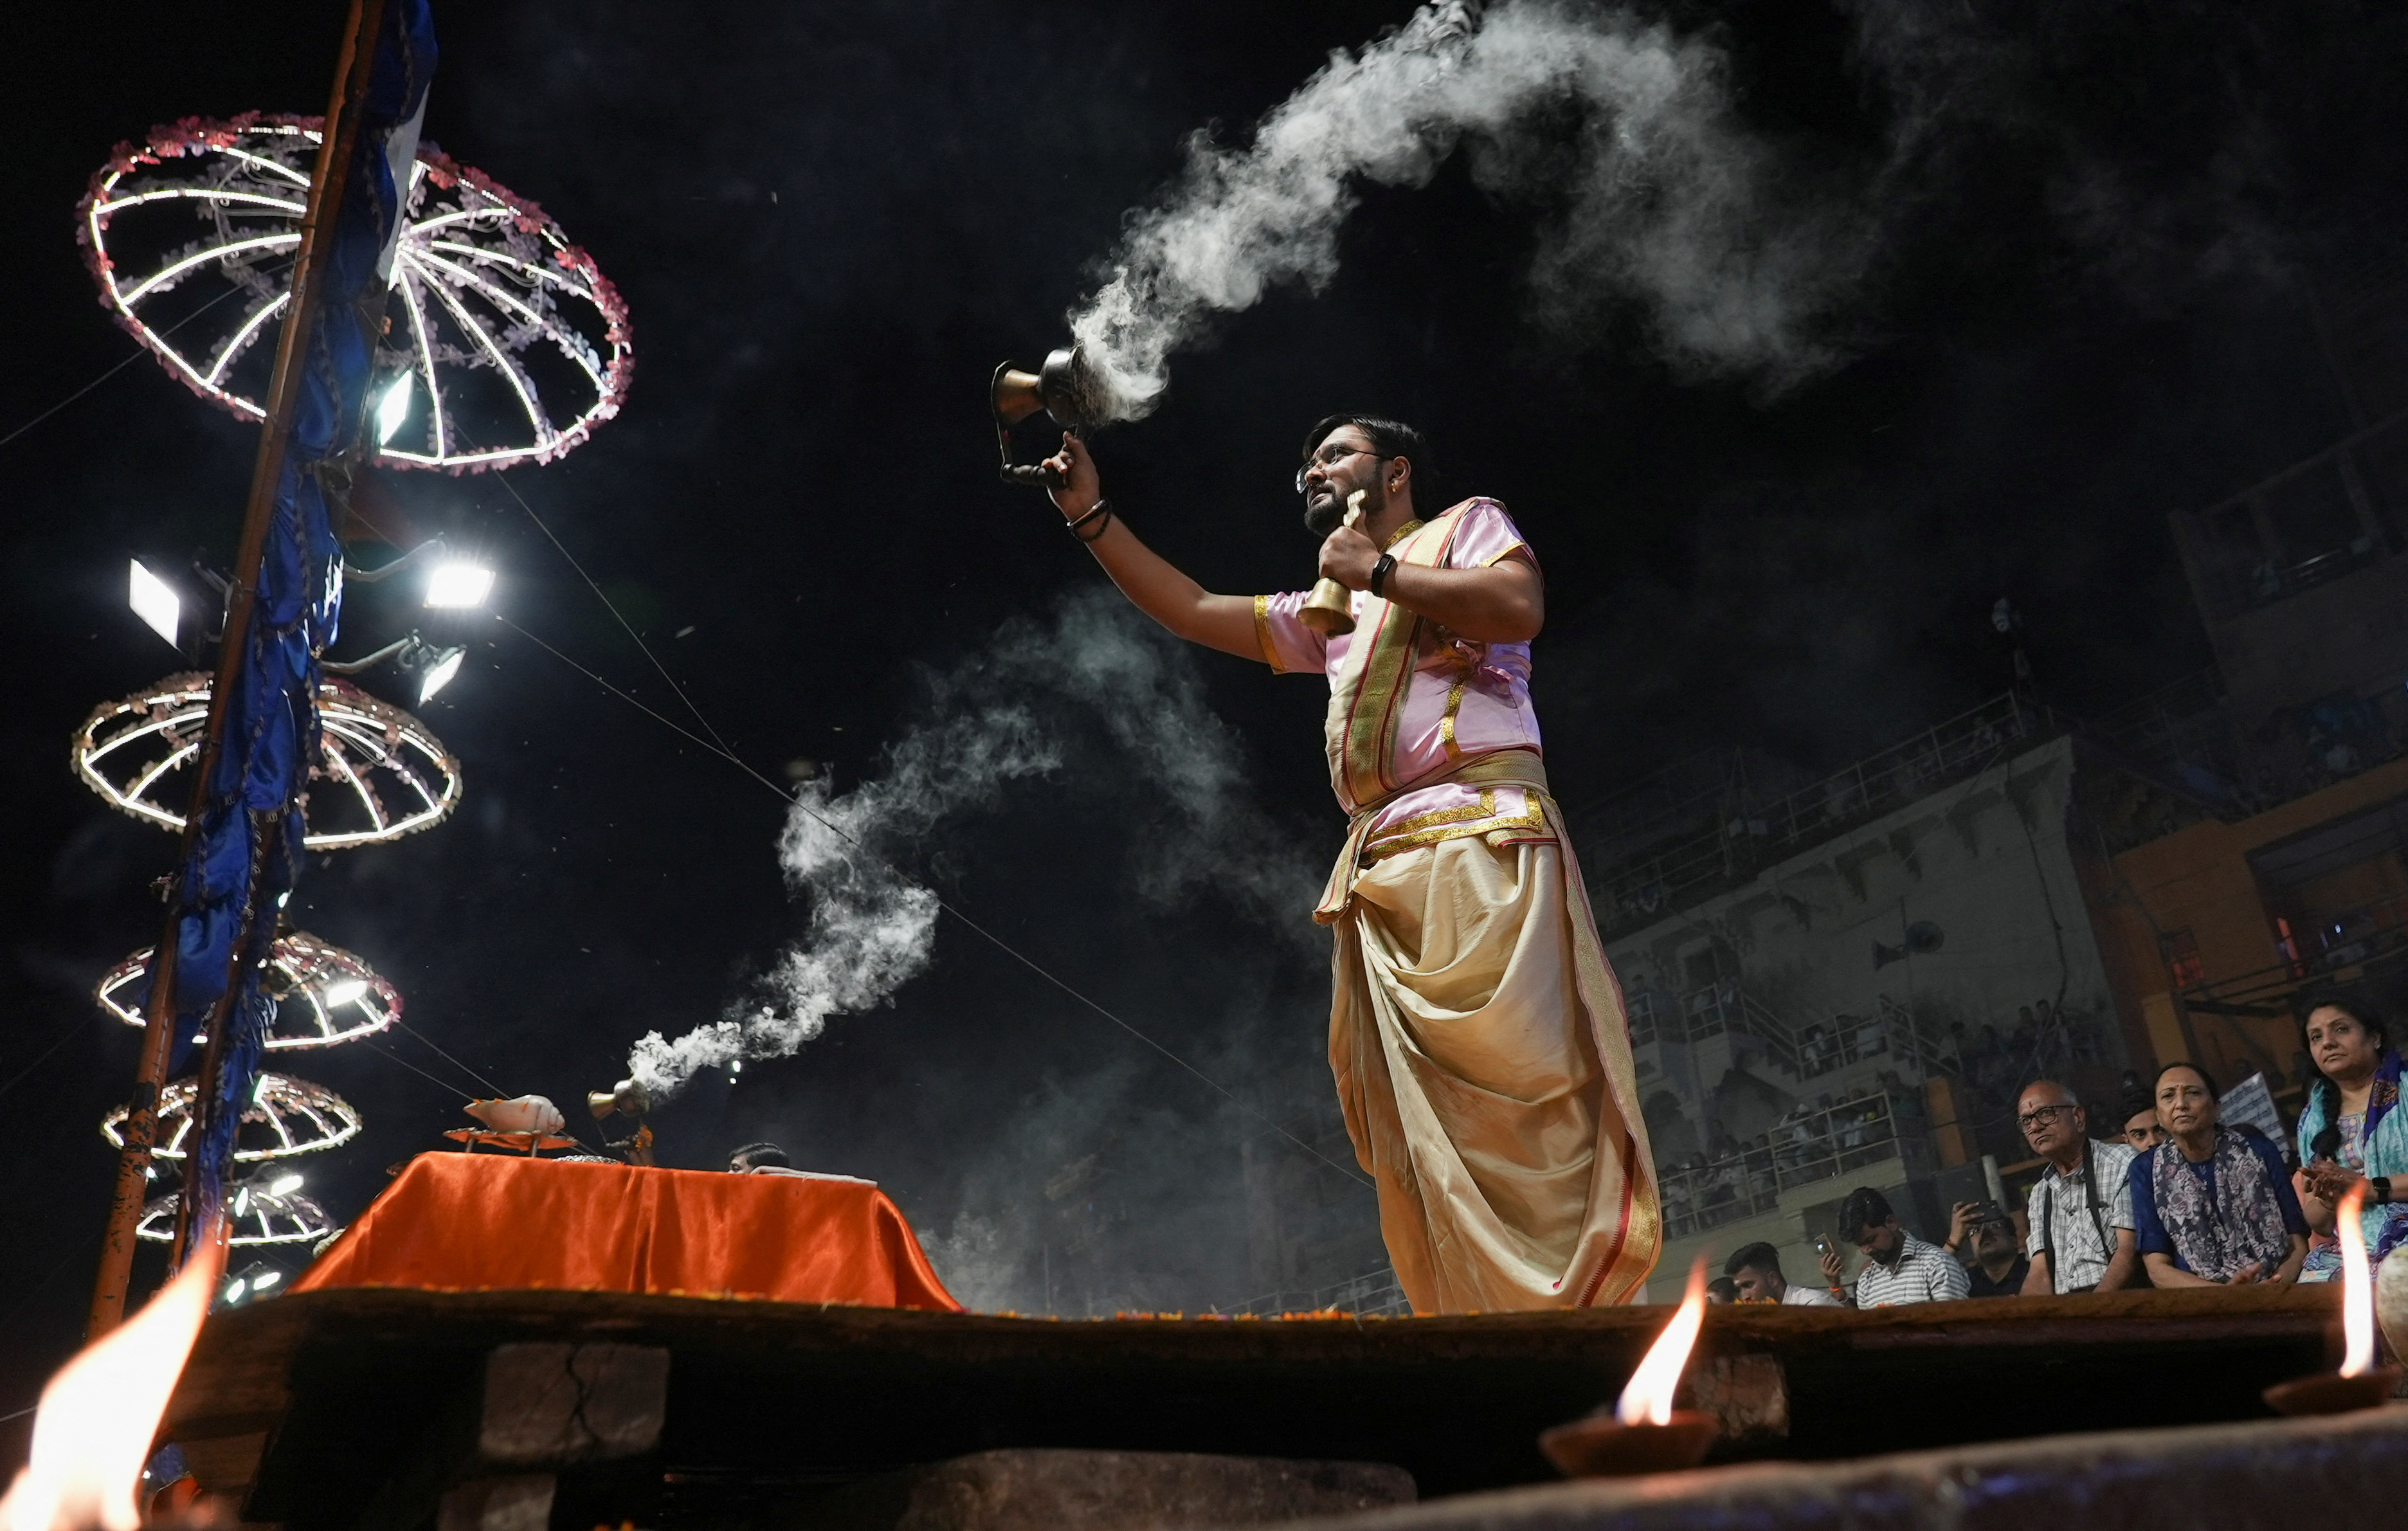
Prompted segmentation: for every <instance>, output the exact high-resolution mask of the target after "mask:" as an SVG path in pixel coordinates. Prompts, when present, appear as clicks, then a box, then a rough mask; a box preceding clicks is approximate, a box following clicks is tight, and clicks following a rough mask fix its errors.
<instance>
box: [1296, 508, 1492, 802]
mask: <svg viewBox="0 0 2408 1531" xmlns="http://www.w3.org/2000/svg"><path fill="white" fill-rule="evenodd" d="M1461 509H1462V507H1461V506H1457V507H1455V508H1454V509H1451V510H1448V511H1447V512H1445V513H1444V514H1443V515H1441V516H1439V517H1438V518H1437V519H1435V520H1433V521H1432V522H1430V523H1429V524H1428V525H1426V526H1424V527H1423V528H1422V529H1421V530H1420V531H1418V532H1415V533H1414V534H1413V535H1412V536H1411V537H1407V538H1406V539H1405V541H1404V543H1403V544H1402V545H1401V546H1400V547H1399V548H1398V550H1397V555H1396V556H1397V562H1398V563H1399V564H1418V565H1422V566H1423V567H1425V568H1436V567H1440V566H1441V565H1444V564H1445V562H1446V554H1447V550H1448V549H1449V548H1450V547H1452V546H1453V545H1454V542H1455V530H1456V528H1457V527H1459V526H1461V525H1462V524H1463V517H1462V516H1461V515H1460V514H1458V512H1459V511H1460V510H1461ZM1428 626H1429V623H1428V622H1426V620H1425V619H1424V618H1421V617H1418V616H1416V615H1414V614H1413V613H1412V612H1411V611H1408V610H1406V609H1405V608H1403V607H1400V606H1398V605H1397V604H1395V603H1394V602H1392V601H1384V600H1382V599H1380V598H1379V597H1377V596H1372V597H1370V598H1369V599H1367V600H1366V601H1364V603H1363V610H1362V614H1361V616H1360V617H1359V618H1357V619H1356V622H1355V641H1354V642H1353V643H1352V644H1351V645H1349V646H1348V648H1347V651H1346V657H1345V659H1344V660H1342V661H1341V662H1340V665H1339V668H1338V674H1337V676H1336V677H1335V678H1334V680H1332V682H1331V685H1330V688H1329V713H1328V716H1327V718H1326V721H1325V722H1324V723H1323V724H1322V743H1323V746H1324V748H1325V750H1326V752H1327V754H1328V756H1329V785H1330V788H1331V790H1333V791H1334V792H1336V793H1337V794H1338V806H1339V807H1340V808H1344V809H1345V810H1346V811H1347V812H1348V813H1349V814H1354V813H1359V812H1361V811H1362V809H1363V806H1364V805H1365V804H1367V803H1371V802H1374V801H1376V800H1383V799H1385V798H1388V797H1391V796H1393V795H1395V794H1396V792H1397V791H1398V788H1399V787H1400V786H1401V785H1402V783H1400V782H1398V780H1397V726H1398V723H1399V722H1400V721H1402V719H1403V717H1404V711H1405V694H1406V692H1407V691H1408V690H1409V689H1410V688H1411V686H1412V680H1413V662H1414V661H1415V660H1416V659H1418V658H1419V657H1420V656H1421V647H1422V635H1423V633H1424V632H1425V631H1426V630H1427V628H1428Z"/></svg>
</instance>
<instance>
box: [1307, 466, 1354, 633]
mask: <svg viewBox="0 0 2408 1531" xmlns="http://www.w3.org/2000/svg"><path fill="white" fill-rule="evenodd" d="M1363 494H1364V492H1363V491H1362V490H1359V489H1358V490H1356V491H1355V493H1354V494H1349V495H1347V496H1346V524H1347V525H1349V526H1354V527H1360V526H1361V525H1362V524H1363ZM1296 620H1297V621H1298V622H1302V623H1304V624H1305V625H1306V626H1307V627H1310V628H1312V630H1313V631H1314V632H1316V633H1319V634H1320V635H1321V636H1322V637H1337V636H1338V635H1339V634H1340V633H1351V632H1353V631H1355V593H1354V592H1353V591H1351V590H1348V589H1347V588H1346V587H1345V586H1344V585H1341V584H1340V583H1339V582H1338V581H1337V580H1335V579H1317V580H1315V581H1313V586H1312V594H1310V595H1307V596H1306V597H1305V598H1304V605H1303V606H1302V607H1301V608H1298V609H1297V614H1296Z"/></svg>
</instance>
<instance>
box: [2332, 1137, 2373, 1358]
mask: <svg viewBox="0 0 2408 1531" xmlns="http://www.w3.org/2000/svg"><path fill="white" fill-rule="evenodd" d="M2365 1204H2366V1182H2365V1181H2364V1180H2360V1181H2358V1184H2356V1185H2353V1186H2351V1187H2350V1188H2349V1194H2348V1195H2344V1196H2343V1197H2342V1198H2341V1205H2340V1206H2339V1207H2336V1208H2335V1209H2333V1234H2334V1236H2335V1237H2336V1238H2339V1239H2340V1240H2341V1334H2342V1341H2343V1343H2342V1363H2341V1374H2342V1375H2343V1377H2363V1376H2364V1375H2366V1373H2367V1372H2368V1371H2370V1370H2372V1369H2373V1366H2374V1277H2373V1273H2372V1270H2371V1269H2369V1267H2368V1266H2367V1262H2366V1225H2365V1224H2364V1223H2360V1222H2359V1221H2358V1213H2359V1209H2361V1208H2362V1207H2364V1206H2365Z"/></svg>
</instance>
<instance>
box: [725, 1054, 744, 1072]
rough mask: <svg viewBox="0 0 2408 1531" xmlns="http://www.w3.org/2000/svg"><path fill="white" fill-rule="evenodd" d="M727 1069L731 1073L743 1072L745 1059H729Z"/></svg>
mask: <svg viewBox="0 0 2408 1531" xmlns="http://www.w3.org/2000/svg"><path fill="white" fill-rule="evenodd" d="M727 1071H728V1072H729V1073H731V1074H741V1073H742V1072H744V1060H743V1059H741V1058H730V1059H729V1060H728V1061H727Z"/></svg>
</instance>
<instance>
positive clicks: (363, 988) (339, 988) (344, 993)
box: [318, 979, 368, 1010]
mask: <svg viewBox="0 0 2408 1531" xmlns="http://www.w3.org/2000/svg"><path fill="white" fill-rule="evenodd" d="M367 992H368V983H367V980H366V979H337V980H335V981H334V982H332V983H329V984H327V985H326V987H325V989H324V991H323V992H322V993H321V994H319V996H318V998H319V1001H320V1002H321V1003H322V1004H323V1005H324V1006H325V1007H326V1009H330V1010H338V1009H342V1008H343V1007H344V1006H346V1005H349V1004H351V1003H353V1002H354V1001H356V1000H357V999H358V998H359V997H360V995H362V994H366V993H367Z"/></svg>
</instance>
